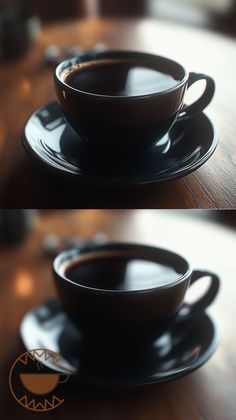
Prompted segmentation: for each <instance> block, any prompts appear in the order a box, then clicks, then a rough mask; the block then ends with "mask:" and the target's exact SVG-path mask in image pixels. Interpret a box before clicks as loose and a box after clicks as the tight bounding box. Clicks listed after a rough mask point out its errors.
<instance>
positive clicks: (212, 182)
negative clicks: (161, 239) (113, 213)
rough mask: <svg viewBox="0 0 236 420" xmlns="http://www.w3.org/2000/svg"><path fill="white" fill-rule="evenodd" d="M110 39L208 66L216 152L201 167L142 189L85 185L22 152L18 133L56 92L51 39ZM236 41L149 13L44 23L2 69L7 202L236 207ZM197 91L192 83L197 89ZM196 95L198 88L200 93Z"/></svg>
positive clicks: (1, 182) (201, 68)
mask: <svg viewBox="0 0 236 420" xmlns="http://www.w3.org/2000/svg"><path fill="white" fill-rule="evenodd" d="M52 43H53V44H58V45H62V46H74V45H78V44H79V45H81V46H84V47H87V48H90V47H92V46H93V45H94V44H96V43H104V44H105V45H106V46H107V47H108V48H115V49H121V48H123V49H133V50H143V51H148V52H154V53H158V54H162V55H165V56H168V57H172V58H173V59H175V60H177V61H179V62H181V63H182V64H183V65H184V66H185V67H186V68H187V69H188V70H189V71H195V72H205V73H207V74H209V75H211V76H212V77H213V78H214V79H215V82H216V95H215V97H214V99H213V101H212V103H211V104H210V105H209V107H208V108H207V112H206V113H207V115H209V116H210V118H211V119H212V121H213V122H214V125H215V126H216V128H217V130H218V134H219V146H218V148H217V150H216V151H215V153H214V155H213V156H212V157H211V158H210V160H209V161H208V162H206V163H205V164H204V166H203V167H201V168H200V169H199V170H197V171H196V172H195V173H193V174H191V175H189V176H187V177H185V178H183V179H181V180H178V181H174V182H168V183H165V184H162V185H158V186H156V187H147V188H140V189H139V190H138V191H137V190H126V191H125V190H122V189H121V190H115V189H109V190H108V189H106V188H102V187H101V188H97V187H94V186H88V185H80V184H79V183H78V182H74V181H72V180H71V181H70V180H69V181H68V179H65V178H64V177H63V176H60V175H57V174H54V173H53V172H52V171H50V170H48V169H47V168H43V167H42V166H41V165H40V164H39V163H38V162H37V161H35V160H33V159H32V158H31V157H30V156H28V155H27V154H26V152H25V151H24V149H23V147H22V144H21V140H20V133H21V130H22V127H23V125H24V123H25V121H26V119H27V118H28V117H29V116H30V115H31V113H32V112H34V111H35V110H36V109H37V108H38V107H40V106H42V105H44V104H46V103H48V102H49V101H51V100H54V99H55V92H54V86H53V78H52V68H50V67H49V66H48V65H47V64H46V63H45V61H44V58H43V52H44V48H45V47H46V46H47V45H49V44H52ZM235 74H236V42H235V40H234V39H233V38H232V39H231V38H229V37H224V36H220V35H217V34H215V33H211V32H210V31H206V30H203V29H197V28H192V27H188V26H181V25H177V24H173V23H165V22H163V21H162V22H158V21H154V20H149V19H130V20H99V19H89V20H83V21H77V22H67V23H61V24H53V25H49V26H45V27H43V29H42V33H41V36H40V39H39V41H38V43H37V45H35V46H34V47H33V48H32V49H31V51H30V52H29V53H28V54H27V55H26V56H25V57H23V58H21V59H19V60H17V61H8V62H2V63H1V68H0V89H1V95H0V202H1V207H9V206H11V207H40V208H45V207H46V208H48V207H49V208H51V207H60V208H64V207H87V208H91V207H92V208H136V207H142V208H234V207H236V183H235V173H236V171H235V167H236V165H235V159H236V148H235V142H236V111H235V98H236V84H235ZM193 90H194V88H193ZM193 90H192V94H191V95H190V96H191V97H192V98H193V96H194V95H197V94H198V92H196V90H197V88H195V92H193Z"/></svg>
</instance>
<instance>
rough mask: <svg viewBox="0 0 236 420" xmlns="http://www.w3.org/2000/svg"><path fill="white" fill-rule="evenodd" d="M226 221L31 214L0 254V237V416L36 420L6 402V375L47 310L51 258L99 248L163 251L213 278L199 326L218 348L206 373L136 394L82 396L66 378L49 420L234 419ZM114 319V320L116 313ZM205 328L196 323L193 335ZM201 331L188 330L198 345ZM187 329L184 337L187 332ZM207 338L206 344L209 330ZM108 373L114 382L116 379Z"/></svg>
mask: <svg viewBox="0 0 236 420" xmlns="http://www.w3.org/2000/svg"><path fill="white" fill-rule="evenodd" d="M1 212H2V211H1ZM1 217H2V214H1ZM235 221H236V214H235V212H227V211H225V212H224V211H220V212H212V211H196V212H194V211H192V212H188V213H187V214H186V212H181V211H180V212H177V211H157V210H139V211H136V210H135V211H131V210H126V211H125V210H123V211H118V210H114V211H105V210H82V211H76V210H73V211H38V212H34V213H33V217H31V222H30V224H29V226H28V229H27V231H26V233H25V237H24V238H23V237H22V241H21V242H20V243H19V242H18V244H15V245H11V244H10V245H9V244H7V245H5V243H4V241H3V240H2V235H1V248H0V250H1V256H0V260H1V262H0V275H1V282H0V300H1V305H0V313H1V317H0V319H1V323H0V335H1V357H0V366H1V382H2V386H1V389H2V395H1V409H2V410H3V412H4V416H5V417H6V418H9V419H11V418H13V417H14V416H16V415H18V414H19V415H20V414H21V412H22V410H23V413H22V415H23V414H24V415H25V416H26V418H27V415H28V416H30V418H34V415H36V414H37V413H36V414H34V413H33V412H27V411H26V410H25V409H23V408H22V407H20V406H19V405H18V404H17V402H15V401H14V399H12V395H11V393H10V391H9V388H8V374H9V370H10V367H11V365H12V363H13V362H14V360H15V359H16V358H17V357H18V356H20V354H21V353H23V352H24V351H25V347H24V345H23V344H22V341H21V339H20V338H19V326H20V324H21V321H22V319H23V318H24V317H25V316H26V315H27V314H28V313H30V311H32V310H33V308H35V307H37V306H40V305H47V302H49V301H50V300H51V301H53V299H55V298H56V291H55V289H54V284H53V277H52V262H53V257H54V256H55V255H56V254H58V253H59V252H60V251H63V250H64V249H66V248H71V247H74V246H76V247H77V248H79V247H80V246H81V245H83V244H84V242H85V241H86V243H89V244H90V245H89V246H91V244H94V242H95V243H96V246H105V243H106V242H107V241H111V242H114V241H115V242H133V243H137V244H138V243H141V244H145V245H149V246H155V247H161V248H165V249H170V250H173V251H175V252H177V253H178V254H180V255H184V256H185V258H186V259H187V260H188V261H190V262H191V265H192V266H193V267H194V268H195V267H197V268H202V269H206V270H212V271H214V272H215V273H217V274H218V275H219V276H220V277H221V281H222V287H221V289H220V292H219V294H218V296H217V298H216V300H215V302H214V303H213V305H211V307H210V308H209V309H207V314H208V315H207V316H208V317H209V318H208V319H211V320H213V323H214V324H215V325H216V326H217V329H218V331H219V333H220V334H219V335H220V345H219V347H218V350H217V351H216V353H215V354H214V355H213V356H212V358H211V359H210V360H209V361H208V363H206V364H205V365H204V366H202V367H201V368H200V369H199V370H197V371H196V372H194V373H191V374H190V375H188V376H186V377H184V378H181V379H178V380H177V381H171V382H168V383H163V384H158V385H157V384H155V385H151V386H147V387H144V386H142V387H140V388H138V389H137V388H133V387H129V388H127V387H122V386H119V387H115V388H114V387H110V386H109V383H107V384H106V385H108V386H107V387H106V388H104V387H98V386H93V385H91V384H90V385H89V386H87V385H86V384H84V383H79V382H77V381H76V378H75V377H73V378H72V379H71V380H69V381H68V382H67V383H66V384H64V385H63V393H64V394H63V397H64V399H65V401H64V403H63V404H62V405H61V406H60V407H58V408H57V411H55V412H54V413H53V412H52V415H57V417H58V418H59V419H60V418H61V419H64V418H68V416H74V415H75V414H76V415H78V416H80V417H82V418H86V419H87V418H88V419H91V418H101V419H104V418H112V419H113V418H114V419H116V418H117V419H121V418H122V419H123V418H134V419H143V418H152V417H153V418H158V416H160V418H164V419H165V418H167V419H168V418H180V419H181V418H190V419H192V418H193V419H195V418H196V419H197V418H200V416H202V417H203V418H210V417H211V416H212V417H213V418H222V419H232V418H234V412H235V401H234V400H235V399H234V389H235V372H234V369H233V360H234V358H235V350H234V347H235V346H234V343H233V342H232V340H233V338H232V331H233V330H234V321H233V320H234V318H235V305H234V302H235V298H236V296H235V295H236V292H235V288H234V283H233V282H234V273H235V271H236V264H235V258H234V250H235V244H236V237H235ZM5 230H6V229H5ZM102 244H103V245H102ZM203 283H204V282H202V283H200V282H199V284H196V286H195V285H194V286H192V287H191V290H189V293H187V295H186V301H187V302H188V303H189V302H193V301H194V300H196V299H199V298H200V295H201V296H202V295H204V293H206V289H207V281H206V288H205V287H204V290H203V285H202V284H203ZM54 311H56V309H55V307H54ZM120 311H121V312H122V304H120ZM31 313H32V312H31ZM63 322H64V321H63ZM206 322H207V321H206V320H205V318H204V319H203V321H202V325H203V324H204V325H205V324H206ZM61 325H62V318H61ZM202 325H195V328H194V329H193V335H194V336H195V338H198V337H199V334H201V337H202V334H203V329H204V328H203V327H202ZM189 326H190V327H191V328H193V323H190V324H189ZM181 328H182V327H181ZM181 328H180V330H178V337H181V334H180V333H181ZM49 330H50V328H49ZM51 333H52V332H51V331H49V334H48V336H50V337H52V334H51ZM50 334H51V335H50ZM175 334H176V333H175ZM208 334H211V329H210V327H209V328H208ZM182 335H183V334H182ZM34 336H35V331H33V330H32V331H30V332H29V333H28V334H27V339H28V340H29V342H30V340H33V337H34ZM208 339H209V337H206V340H208ZM180 341H181V338H180ZM159 344H160V343H159ZM163 346H164V347H165V346H166V344H165V343H161V345H160V346H159V348H157V352H159V355H161V350H162V349H163ZM75 347H76V346H75ZM75 347H74V351H75ZM52 350H54V349H52ZM72 350H73V349H72ZM121 351H122V344H121ZM184 352H185V349H184V347H183V348H180V353H179V354H180V355H181V354H182V355H183V354H184ZM149 356H150V360H149V365H148V363H147V360H146V361H145V362H146V367H147V368H149V367H150V364H151V361H152V360H153V359H152V357H153V354H152V353H149ZM139 360H142V359H141V358H140V359H139ZM99 363H100V367H101V365H102V362H101V360H100V361H96V363H95V360H94V359H93V361H92V364H93V365H94V366H95V365H98V370H99ZM133 366H135V363H133ZM140 368H141V365H140V363H139V364H138V365H136V372H138V370H139V372H140ZM130 369H131V368H130ZM131 371H132V369H131ZM114 372H115V373H117V371H115V370H114ZM219 377H220V380H219ZM222 383H225V384H227V387H222ZM186 389H187V390H188V396H186Z"/></svg>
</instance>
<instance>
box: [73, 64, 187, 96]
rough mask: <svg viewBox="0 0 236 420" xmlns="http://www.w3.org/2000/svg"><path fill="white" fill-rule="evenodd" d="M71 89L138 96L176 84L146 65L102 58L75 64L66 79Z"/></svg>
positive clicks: (171, 78)
mask: <svg viewBox="0 0 236 420" xmlns="http://www.w3.org/2000/svg"><path fill="white" fill-rule="evenodd" d="M65 82H66V83H67V84H68V85H70V86H71V87H73V88H75V89H78V90H82V91H84V92H89V93H93V94H99V95H111V96H137V95H146V94H151V93H156V92H162V91H165V90H167V89H170V88H172V87H173V86H175V85H176V84H177V83H178V82H179V81H178V80H175V79H174V78H173V77H172V75H170V74H167V73H163V72H161V71H159V70H157V69H155V67H153V66H152V65H151V64H150V63H149V62H147V63H146V62H145V63H143V62H142V61H141V60H137V59H134V60H132V59H123V60H122V59H104V60H97V61H90V62H87V63H81V64H78V66H76V67H74V68H73V69H72V70H71V71H70V72H69V74H67V76H66V77H65Z"/></svg>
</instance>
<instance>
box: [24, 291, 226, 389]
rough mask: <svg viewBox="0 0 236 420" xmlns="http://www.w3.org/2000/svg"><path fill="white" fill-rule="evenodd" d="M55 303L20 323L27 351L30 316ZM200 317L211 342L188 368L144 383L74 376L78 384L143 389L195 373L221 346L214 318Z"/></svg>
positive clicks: (28, 315)
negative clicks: (208, 327) (208, 329)
mask: <svg viewBox="0 0 236 420" xmlns="http://www.w3.org/2000/svg"><path fill="white" fill-rule="evenodd" d="M55 302H59V304H60V305H61V303H60V301H59V299H57V298H52V299H48V300H47V301H45V302H44V303H41V304H39V305H37V306H35V307H34V308H32V309H31V310H29V311H27V312H26V313H25V315H24V317H23V319H22V320H21V323H20V327H19V334H20V338H21V341H22V343H23V345H24V347H25V348H26V350H32V349H30V348H28V346H27V343H26V340H25V338H24V336H25V334H24V333H23V328H24V325H25V323H26V322H27V320H28V318H29V317H30V316H33V315H34V313H35V311H37V310H38V309H39V308H40V307H42V306H43V305H49V304H51V303H55ZM199 316H204V317H205V318H206V319H207V320H208V321H209V322H210V324H211V327H212V339H211V342H210V344H209V345H208V347H207V349H206V350H205V351H204V353H203V354H202V355H201V356H200V357H198V358H197V360H195V361H194V362H192V364H188V365H187V366H184V367H180V368H179V369H177V371H175V372H174V373H173V370H172V371H171V370H170V371H169V372H168V374H166V375H165V376H164V377H162V378H156V379H153V380H152V379H149V380H144V381H140V380H139V381H137V380H136V381H135V380H134V381H132V380H129V381H127V380H125V381H119V380H117V379H115V380H114V381H113V380H111V379H109V380H103V379H102V378H101V377H100V378H98V377H97V378H96V377H91V376H90V377H89V378H87V379H86V377H85V376H81V377H80V375H79V374H74V375H72V376H73V377H74V378H75V379H76V382H77V383H81V384H84V385H85V384H87V385H93V386H102V387H106V386H109V387H110V386H111V387H122V388H131V387H132V388H133V387H142V386H148V385H149V386H151V385H155V384H161V383H167V382H172V381H174V380H177V379H181V378H183V377H185V376H187V375H189V374H191V373H193V372H194V371H196V370H197V369H199V368H200V367H201V366H203V365H204V364H205V363H206V362H207V361H208V360H209V359H210V358H211V357H212V356H213V354H214V353H215V352H216V350H217V348H218V346H219V342H220V340H219V331H218V328H217V326H216V324H215V322H214V320H213V319H212V317H211V316H210V315H209V313H208V312H207V311H202V312H201V313H200V314H199ZM69 322H70V321H69ZM63 357H64V356H63ZM65 360H66V359H65Z"/></svg>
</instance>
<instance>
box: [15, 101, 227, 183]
mask: <svg viewBox="0 0 236 420" xmlns="http://www.w3.org/2000/svg"><path fill="white" fill-rule="evenodd" d="M52 104H57V105H59V107H60V104H59V103H58V101H57V100H53V101H50V102H48V103H47V104H45V105H43V106H41V107H39V108H38V109H37V110H36V111H34V112H33V113H32V114H31V115H30V116H29V118H28V119H27V121H26V122H25V124H24V126H23V129H22V131H21V141H22V144H23V146H24V148H25V150H26V151H27V152H28V153H29V154H30V155H31V156H32V157H33V158H34V159H35V160H36V161H37V162H38V163H39V164H40V165H42V166H44V167H45V168H47V169H48V170H50V171H52V172H53V173H56V174H58V175H61V176H65V177H68V178H70V179H72V178H73V179H74V180H75V179H76V180H77V181H78V182H80V183H81V184H83V185H93V186H103V187H117V188H119V187H120V188H134V187H135V188H138V187H148V186H155V185H157V184H161V183H164V182H169V181H176V180H178V179H181V178H184V177H186V176H187V175H190V174H191V173H193V172H195V171H196V170H197V169H199V168H200V167H201V166H203V165H204V163H206V162H207V161H208V159H209V158H210V157H211V156H212V155H213V153H214V152H215V150H216V148H217V146H218V143H219V135H218V130H217V129H216V127H215V126H214V124H213V122H212V120H211V118H209V117H208V116H207V115H206V114H205V113H204V112H199V113H198V114H195V115H193V116H191V117H190V118H189V119H190V120H191V119H192V118H196V116H200V115H201V116H204V117H205V118H206V119H207V120H208V123H209V124H210V126H211V129H212V133H213V135H212V140H211V142H210V146H209V148H208V149H207V151H206V152H205V153H204V155H203V156H202V157H201V158H200V159H198V161H197V162H195V163H192V164H188V165H184V164H183V165H182V167H181V168H180V169H178V170H177V171H176V172H174V173H173V172H172V173H171V174H167V175H164V176H161V175H160V174H159V175H154V176H153V177H152V178H149V179H141V180H133V181H131V180H130V179H129V178H127V179H124V180H120V179H114V178H112V179H110V178H109V177H104V176H101V177H100V176H95V175H94V176H91V175H86V174H81V173H78V172H75V171H73V170H71V169H66V168H64V167H62V166H60V165H59V164H54V162H53V161H51V160H50V161H49V160H47V159H45V158H44V157H43V156H42V155H41V154H38V153H37V152H36V151H35V149H34V148H33V147H32V146H31V145H30V143H29V141H28V139H27V136H26V128H27V126H28V124H30V120H31V118H33V117H34V116H35V115H36V114H37V113H38V112H39V111H40V110H43V109H44V108H45V107H46V106H49V105H52ZM61 112H62V111H61ZM65 124H66V125H67V126H68V125H69V124H68V122H67V121H66V120H65ZM175 124H176V123H175ZM175 124H174V125H175ZM71 130H73V129H72V128H71Z"/></svg>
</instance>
